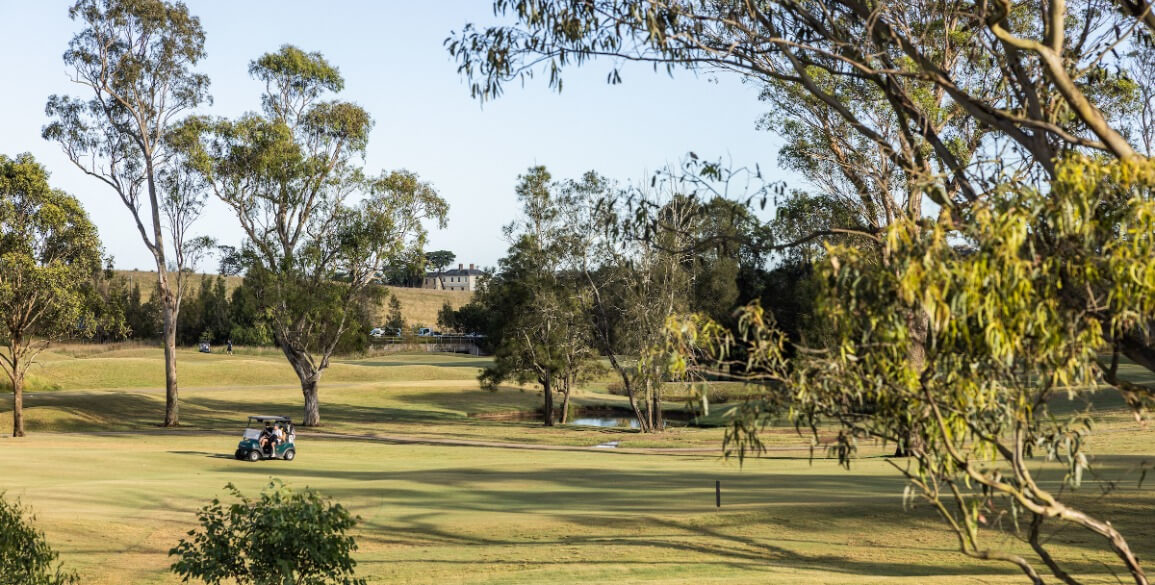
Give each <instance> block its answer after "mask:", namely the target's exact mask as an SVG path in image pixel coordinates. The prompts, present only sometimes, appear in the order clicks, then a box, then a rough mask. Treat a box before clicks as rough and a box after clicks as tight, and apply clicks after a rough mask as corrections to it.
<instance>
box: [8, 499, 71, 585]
mask: <svg viewBox="0 0 1155 585" xmlns="http://www.w3.org/2000/svg"><path fill="white" fill-rule="evenodd" d="M26 516H27V517H26ZM33 520H35V518H34V517H33V516H31V515H30V514H28V513H27V510H26V509H25V508H23V507H22V506H21V505H20V503H19V502H16V503H13V504H10V503H8V502H7V501H5V500H4V495H3V494H0V585H65V584H73V583H76V582H77V579H76V575H75V574H74V573H70V572H65V571H64V570H63V568H62V567H61V566H60V565H57V566H56V567H55V568H54V567H53V566H52V565H53V563H55V562H56V558H57V556H58V555H57V553H56V552H55V551H53V550H52V548H51V547H50V546H48V543H47V542H46V541H45V539H44V533H43V532H40V531H38V530H36V529H35V528H33V527H32V524H31V522H32V521H33Z"/></svg>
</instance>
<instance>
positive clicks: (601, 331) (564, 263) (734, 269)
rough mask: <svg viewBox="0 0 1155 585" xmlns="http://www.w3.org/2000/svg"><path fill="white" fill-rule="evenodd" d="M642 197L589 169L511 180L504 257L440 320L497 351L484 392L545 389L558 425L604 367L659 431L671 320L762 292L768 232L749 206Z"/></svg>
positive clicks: (548, 414) (685, 194)
mask: <svg viewBox="0 0 1155 585" xmlns="http://www.w3.org/2000/svg"><path fill="white" fill-rule="evenodd" d="M654 185H655V186H656V187H658V189H657V190H655V191H654V192H643V191H639V190H638V189H630V188H621V187H618V186H616V185H613V184H611V183H610V182H609V181H607V180H606V179H604V178H602V177H600V176H598V175H597V174H596V173H592V172H591V173H587V174H586V175H585V176H583V177H581V178H580V179H577V180H573V179H570V180H560V181H555V180H554V179H553V178H552V176H551V175H550V174H549V172H548V171H547V170H546V169H545V168H544V167H533V168H531V169H529V171H528V172H527V173H526V174H525V175H523V176H522V177H521V178H520V180H519V183H518V185H517V194H518V198H519V200H520V201H521V203H522V209H523V212H522V217H521V218H519V219H518V220H517V221H515V222H514V223H512V224H510V225H509V226H507V227H506V230H505V232H506V235H507V237H508V238H509V239H510V240H511V246H510V248H509V252H508V254H507V255H506V257H505V258H503V259H502V260H501V261H500V264H499V268H498V270H497V272H496V273H495V274H493V275H492V276H490V277H489V278H487V279H484V280H483V281H482V284H481V287H480V290H479V291H478V293H477V294H476V295H475V298H474V301H473V302H471V303H469V304H467V305H464V306H462V307H460V308H459V309H457V310H453V309H451V308H443V309H442V311H441V313H440V314H439V323H441V324H442V325H443V326H446V327H448V328H453V329H457V330H460V331H468V332H478V333H484V334H485V337H484V338H483V339H482V340H481V341H480V343H482V344H483V345H484V346H485V347H486V348H487V349H490V350H491V351H492V352H493V353H494V356H495V362H494V365H493V367H491V368H488V369H487V370H486V371H485V372H484V373H483V375H482V378H481V380H482V384H483V386H485V387H489V388H495V387H496V386H497V385H498V384H500V383H501V382H503V381H505V380H514V381H517V382H521V383H526V382H534V383H537V384H539V385H540V386H541V387H542V388H543V391H544V397H545V401H544V402H545V404H544V406H543V412H544V413H545V416H544V422H545V424H546V425H552V424H553V417H552V412H553V397H552V393H553V392H558V393H559V394H560V395H561V397H562V402H563V408H562V413H563V414H562V417H563V419H562V422H563V423H564V422H565V416H566V414H565V413H566V412H567V411H568V408H567V407H568V402H569V399H570V396H571V391H572V389H573V388H574V386H575V385H576V384H577V383H578V382H579V381H581V380H583V379H586V378H588V377H589V376H591V375H592V374H594V373H596V372H599V371H600V369H601V366H600V359H601V358H602V357H605V358H606V359H608V360H609V363H610V366H611V368H612V370H613V372H614V373H615V374H616V375H617V376H618V377H619V379H620V380H621V385H622V387H623V388H624V393H625V395H626V396H627V397H628V399H629V401H630V405H631V408H632V410H633V412H634V415H635V417H636V418H637V420H638V421H639V426H640V428H641V429H642V430H643V431H644V432H651V431H661V430H662V429H663V428H664V426H665V424H664V421H663V419H662V409H663V396H662V387H663V382H665V381H667V380H668V379H669V372H668V364H667V363H666V361H665V359H664V358H663V356H662V353H661V352H659V351H654V348H655V347H656V346H658V345H660V341H661V339H662V334H663V331H664V327H665V322H666V319H667V318H668V317H669V316H670V315H673V314H677V313H681V312H685V311H691V310H703V311H706V312H708V313H709V314H711V315H717V316H718V317H719V318H728V317H729V313H730V310H731V309H732V308H733V307H734V306H735V304H736V303H739V302H745V301H748V300H750V299H752V298H758V296H759V295H760V294H761V290H762V289H763V288H764V287H765V282H764V279H765V276H766V273H765V270H764V269H763V265H764V263H765V258H766V251H767V250H768V247H767V246H768V244H767V242H766V240H767V238H768V237H769V234H768V232H767V231H766V230H765V226H763V225H762V223H761V222H760V221H758V220H757V219H756V218H755V217H754V216H753V214H752V213H751V212H750V211H749V210H748V209H747V208H746V207H745V206H743V205H741V204H738V203H734V202H731V201H728V200H726V199H724V198H722V197H720V196H718V195H717V194H716V193H713V192H711V193H710V197H709V198H707V199H706V200H704V201H703V200H701V199H699V197H698V196H697V191H698V190H699V186H696V185H694V184H692V183H690V182H687V181H682V180H680V179H679V178H677V177H673V176H666V177H663V179H662V180H661V181H656V182H655V183H654Z"/></svg>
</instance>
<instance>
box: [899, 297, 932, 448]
mask: <svg viewBox="0 0 1155 585" xmlns="http://www.w3.org/2000/svg"><path fill="white" fill-rule="evenodd" d="M906 324H907V327H908V328H909V329H910V349H909V350H908V352H907V361H909V362H910V367H911V369H912V370H914V371H918V372H921V371H922V368H923V367H924V366H925V364H926V336H927V334H928V332H929V330H930V319H929V318H928V317H927V316H926V314H925V313H923V312H921V311H911V312H910V314H908V315H907V317H906ZM928 414H929V413H928ZM903 430H904V431H905V432H904V433H903V435H904V436H903V438H902V439H901V440H900V442H899V443H898V444H897V445H895V447H894V456H895V457H910V456H912V455H914V454H916V453H918V452H920V451H921V450H922V435H921V432H922V429H921V428H920V424H919V417H917V416H912V417H911V420H910V422H909V423H908V425H906V428H905V429H903Z"/></svg>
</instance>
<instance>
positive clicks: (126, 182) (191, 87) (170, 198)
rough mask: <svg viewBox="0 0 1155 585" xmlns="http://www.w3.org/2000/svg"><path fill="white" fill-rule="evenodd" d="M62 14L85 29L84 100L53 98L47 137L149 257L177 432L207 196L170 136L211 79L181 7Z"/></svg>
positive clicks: (100, 6) (119, 1)
mask: <svg viewBox="0 0 1155 585" xmlns="http://www.w3.org/2000/svg"><path fill="white" fill-rule="evenodd" d="M69 15H70V16H71V17H72V19H73V20H77V21H79V22H80V23H82V24H83V26H84V28H83V29H82V30H81V31H80V32H79V33H78V34H77V35H76V36H75V37H73V38H72V41H71V42H70V43H69V47H68V51H66V52H65V53H64V62H65V64H67V65H68V66H69V67H71V68H72V70H73V81H74V82H76V83H77V84H79V85H80V86H82V87H83V88H84V90H85V91H86V92H87V93H88V95H87V97H86V98H73V97H70V96H59V95H54V96H52V97H50V98H49V100H48V105H47V108H46V110H47V113H48V115H49V116H50V117H51V118H53V121H52V122H51V123H50V124H48V125H47V126H45V128H44V137H45V138H46V139H48V140H52V141H55V142H59V143H60V145H61V146H62V147H63V149H64V153H65V154H66V155H67V156H68V158H69V160H71V161H72V162H73V163H74V164H75V165H76V166H77V167H78V168H80V170H82V171H83V172H84V173H85V174H87V175H88V176H90V177H93V178H95V179H98V180H99V181H100V182H101V183H103V184H104V185H105V186H107V187H108V188H109V189H111V190H112V192H114V193H116V195H117V197H118V198H119V199H120V201H121V203H123V204H124V206H125V208H126V209H127V210H128V212H129V215H130V216H131V217H132V220H133V222H134V224H135V226H136V229H137V231H138V232H139V234H140V237H141V241H143V242H144V245H145V247H146V248H147V249H148V251H149V253H150V254H151V255H152V257H153V260H154V262H155V264H156V273H157V283H158V286H159V291H160V298H161V307H162V318H163V323H164V354H165V415H164V425H165V426H176V425H178V424H179V423H180V412H179V407H178V402H177V399H178V388H177V369H176V331H177V318H178V317H179V315H180V305H181V300H182V297H183V295H184V272H185V271H184V270H183V269H184V268H185V267H186V266H189V265H190V264H191V262H190V260H191V259H190V258H188V254H189V253H190V252H191V251H192V250H193V249H194V248H196V247H197V243H196V242H194V241H193V238H190V237H186V235H187V234H188V230H189V228H190V226H191V224H192V222H193V221H194V220H195V219H196V218H197V216H198V215H199V214H200V210H201V207H202V206H203V203H204V198H205V192H204V191H203V190H201V189H198V188H197V185H196V184H195V183H190V182H188V181H187V178H186V177H184V176H182V170H181V169H182V165H181V164H179V161H177V160H176V159H175V156H174V149H173V148H172V147H171V145H170V144H169V139H170V136H171V133H172V131H173V128H174V126H175V125H176V124H177V123H178V122H180V120H181V118H182V116H185V115H187V114H188V113H189V112H190V111H191V110H193V109H195V108H197V107H198V106H199V105H201V104H202V103H205V102H207V101H209V100H210V98H209V95H208V85H209V80H208V77H207V76H205V75H203V74H200V73H196V72H195V71H194V70H193V68H194V67H195V66H196V64H197V62H198V61H200V60H201V59H202V58H203V57H204V56H205V51H204V42H205V35H204V31H203V29H202V28H201V24H200V20H199V19H197V18H196V17H195V16H192V15H191V14H189V11H188V8H187V7H186V6H185V5H184V4H183V3H180V2H177V3H172V2H165V1H163V0H79V1H78V2H77V3H76V4H74V5H73V6H72V8H71V9H70V10H69ZM166 239H167V240H168V241H166ZM174 266H175V270H171V267H174Z"/></svg>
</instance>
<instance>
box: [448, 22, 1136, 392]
mask: <svg viewBox="0 0 1155 585" xmlns="http://www.w3.org/2000/svg"><path fill="white" fill-rule="evenodd" d="M494 9H495V12H497V13H498V14H501V15H507V16H510V17H512V18H513V21H514V22H513V24H511V25H504V26H495V27H490V28H485V29H477V28H474V27H472V26H467V27H466V28H465V29H464V30H463V31H461V33H459V34H455V35H453V36H451V37H450V38H448V39H447V40H446V45H447V48H448V49H449V51H450V52H451V53H452V54H453V55H454V56H456V58H457V59H458V62H459V64H460V65H459V70H460V71H461V72H462V73H463V74H464V75H466V76H467V77H468V78H469V80H470V83H471V90H472V92H473V93H474V95H477V96H479V97H481V98H483V99H488V98H493V97H496V96H498V95H500V93H501V92H502V90H503V88H504V85H505V84H506V83H508V82H509V81H511V80H514V79H524V78H526V77H529V76H532V75H534V74H535V73H540V72H541V71H546V72H548V75H549V82H550V84H551V85H552V86H553V87H556V88H559V89H560V87H561V82H562V75H563V73H564V71H565V69H566V67H567V66H570V65H574V64H581V63H585V62H588V61H591V60H595V59H598V58H602V57H609V58H610V59H608V60H607V62H609V63H612V64H611V65H610V67H611V69H610V72H609V79H610V81H611V82H619V81H621V71H620V68H621V64H622V63H623V62H626V61H639V62H643V63H650V64H652V65H653V66H654V67H655V68H663V69H665V70H667V71H671V72H672V71H674V70H676V69H679V68H687V69H695V70H703V69H710V70H725V71H732V72H735V73H736V74H738V75H741V76H744V77H747V78H749V79H752V80H754V81H755V82H758V83H762V84H764V85H766V86H769V87H775V86H777V87H786V88H788V90H789V91H791V92H795V93H796V94H798V95H801V96H806V100H807V102H808V103H813V104H814V105H815V106H817V107H819V108H821V109H822V111H823V112H826V113H827V114H828V116H826V117H825V118H826V119H829V120H831V121H836V122H837V124H836V126H835V127H837V128H841V130H838V131H839V132H841V133H842V134H843V135H846V136H852V138H851V140H850V142H851V143H854V144H860V145H863V146H869V149H870V150H872V151H873V152H872V153H871V156H872V157H877V158H876V160H879V161H881V160H882V159H885V160H886V161H888V162H887V166H889V167H890V168H891V169H896V170H897V171H899V174H898V175H897V177H898V178H899V179H900V181H899V182H893V181H892V182H891V186H892V187H900V188H901V189H900V190H898V191H896V193H902V192H907V193H910V194H912V195H913V196H914V197H912V198H911V199H910V202H911V203H917V204H919V205H921V204H922V201H921V200H922V198H924V197H925V198H927V199H929V200H931V201H934V202H935V203H937V204H938V205H940V206H948V207H966V206H969V205H972V204H973V203H975V202H976V201H980V200H982V199H984V198H986V197H988V196H990V195H991V194H992V193H995V192H997V191H998V190H999V185H1000V184H1001V183H1002V182H1004V181H1005V180H1007V179H1008V178H1009V179H1011V180H1013V181H1015V182H1017V183H1020V184H1027V185H1029V186H1031V187H1032V188H1034V189H1038V190H1043V189H1045V188H1046V184H1047V182H1048V181H1050V180H1052V179H1054V178H1055V177H1056V173H1057V168H1058V167H1057V165H1058V164H1059V161H1060V159H1061V158H1062V157H1063V156H1065V155H1066V154H1067V153H1070V152H1071V151H1079V152H1082V153H1099V154H1102V155H1105V156H1109V157H1114V158H1118V159H1120V160H1126V159H1130V158H1132V157H1134V156H1136V149H1135V148H1134V147H1133V146H1132V145H1131V144H1130V143H1129V141H1128V133H1129V132H1132V131H1134V129H1135V128H1136V127H1141V123H1140V122H1138V121H1137V118H1138V119H1141V116H1143V115H1146V114H1145V113H1143V112H1142V111H1141V110H1142V108H1141V107H1137V106H1139V104H1138V103H1137V102H1138V100H1136V99H1134V98H1135V96H1136V94H1137V88H1136V83H1137V82H1141V83H1149V79H1148V81H1146V82H1144V81H1143V76H1141V75H1138V74H1136V72H1135V67H1136V66H1135V64H1134V63H1135V61H1128V60H1125V59H1119V58H1116V57H1115V55H1118V54H1120V53H1123V54H1126V53H1127V52H1128V51H1130V50H1131V49H1133V48H1136V47H1143V46H1145V45H1146V44H1149V43H1150V40H1149V39H1150V36H1151V35H1152V34H1153V33H1155V28H1153V27H1155V17H1152V16H1151V11H1150V5H1149V4H1148V3H1147V2H1145V1H1139V2H1131V1H1129V0H1080V1H1076V2H1045V3H1024V4H1012V3H1010V2H977V1H976V2H962V3H944V2H938V1H937V0H926V1H916V2H902V3H886V4H882V5H879V4H876V3H872V2H867V1H865V0H821V1H819V2H800V1H796V0H775V1H773V2H715V1H713V0H673V1H669V0H594V1H591V2H581V3H572V2H565V1H562V0H547V1H545V2H530V1H528V0H495V1H494ZM774 91H777V90H774ZM1138 93H1142V92H1138ZM1148 93H1149V92H1148ZM864 100H865V101H866V102H867V104H866V105H863V102H864ZM825 147H826V146H824V148H825ZM859 153H860V154H865V153H867V150H866V149H859ZM875 153H876V154H875ZM848 160H851V159H848ZM877 168H878V169H880V170H885V167H882V166H878V167H877ZM885 176H889V175H887V174H886V173H882V174H879V175H878V176H877V177H876V178H879V179H881V178H883V177H885ZM959 217H962V216H961V215H960V216H959ZM1054 252H1055V253H1057V254H1061V253H1062V251H1061V250H1055V251H1054ZM1075 302H1076V303H1077V302H1078V300H1077V299H1075ZM1143 333H1144V331H1142V330H1137V331H1134V332H1129V333H1126V334H1124V335H1122V336H1121V337H1120V339H1118V340H1115V342H1116V343H1117V344H1118V345H1119V347H1120V350H1121V351H1122V352H1123V353H1124V354H1125V355H1126V356H1127V357H1128V358H1130V359H1131V360H1133V361H1135V362H1136V363H1138V364H1141V365H1143V366H1144V367H1146V368H1148V369H1155V344H1153V343H1152V342H1151V341H1150V339H1151V338H1150V336H1148V335H1144V334H1143Z"/></svg>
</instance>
